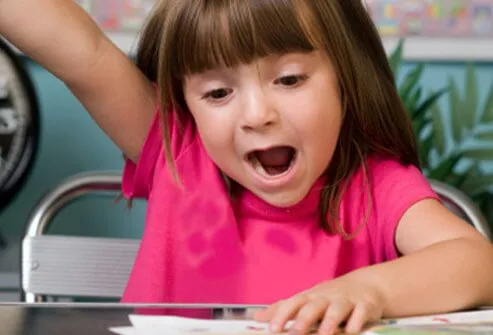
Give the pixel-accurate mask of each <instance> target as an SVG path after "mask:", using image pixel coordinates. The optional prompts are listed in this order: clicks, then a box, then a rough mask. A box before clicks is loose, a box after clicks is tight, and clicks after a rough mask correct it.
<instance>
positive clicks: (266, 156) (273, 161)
mask: <svg viewBox="0 0 493 335" xmlns="http://www.w3.org/2000/svg"><path fill="white" fill-rule="evenodd" d="M292 154H293V149H291V148H289V147H277V148H272V149H269V150H264V151H257V152H256V155H257V159H258V160H259V162H260V163H261V164H262V165H263V166H264V168H265V167H273V168H275V167H283V166H286V165H288V164H289V162H290V161H291V158H292Z"/></svg>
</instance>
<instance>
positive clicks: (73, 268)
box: [21, 172, 491, 303]
mask: <svg viewBox="0 0 493 335" xmlns="http://www.w3.org/2000/svg"><path fill="white" fill-rule="evenodd" d="M431 185H432V187H433V189H434V190H435V191H436V192H437V193H438V194H439V195H440V197H441V198H442V200H443V202H444V203H445V205H446V206H447V207H448V208H449V209H450V210H452V211H453V212H454V213H456V214H457V215H459V216H461V217H463V218H465V219H466V220H467V221H469V222H470V223H471V224H472V225H473V226H474V227H475V228H476V229H477V230H478V231H479V232H480V233H481V234H483V235H484V236H486V237H487V238H488V239H490V240H491V232H490V229H489V226H488V223H487V221H486V219H485V218H484V216H483V215H482V214H481V212H480V211H479V209H478V208H477V207H476V205H475V204H474V203H473V202H472V201H470V200H469V199H468V198H467V197H466V196H465V195H464V194H463V193H462V192H460V191H458V190H456V189H454V188H453V187H450V186H448V185H445V184H443V183H440V182H437V181H431ZM120 189H121V174H120V173H117V172H106V173H102V172H89V173H84V174H78V175H75V176H73V177H72V178H69V179H67V180H65V181H64V182H62V183H61V184H60V185H58V187H56V188H55V189H54V190H52V191H51V192H49V193H48V194H47V195H46V196H45V197H43V198H42V200H41V201H40V203H39V204H38V206H37V207H36V208H35V209H34V211H33V212H32V215H31V216H30V218H29V221H28V224H27V230H26V234H25V236H24V239H23V242H22V251H21V258H22V266H21V282H22V297H21V298H22V300H23V301H25V302H28V303H35V302H44V301H47V298H48V296H51V297H103V298H115V299H117V298H120V297H121V296H122V294H123V290H124V288H125V285H126V282H127V279H128V277H129V275H130V271H131V268H132V265H133V262H134V260H135V257H136V254H137V250H138V247H139V242H140V241H139V240H137V239H116V238H92V237H91V238H88V237H73V236H72V237H71V236H53V235H45V233H46V232H47V231H48V229H49V226H50V223H51V222H52V219H53V218H54V217H55V215H56V214H57V213H58V212H59V211H60V210H62V209H63V208H64V207H65V206H66V205H68V204H69V203H71V202H72V201H74V200H76V199H78V198H80V197H83V196H88V195H104V194H110V195H113V196H114V195H116V194H117V193H118V192H120Z"/></svg>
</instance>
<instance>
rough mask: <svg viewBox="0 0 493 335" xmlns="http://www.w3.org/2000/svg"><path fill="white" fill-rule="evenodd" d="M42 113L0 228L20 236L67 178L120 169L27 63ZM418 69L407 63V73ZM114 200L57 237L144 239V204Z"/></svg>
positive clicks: (442, 77) (486, 70)
mask: <svg viewBox="0 0 493 335" xmlns="http://www.w3.org/2000/svg"><path fill="white" fill-rule="evenodd" d="M25 63H26V66H27V67H28V69H29V71H30V73H31V75H32V78H33V80H34V83H35V85H36V88H37V89H38V96H39V101H40V104H41V111H42V120H41V121H42V136H41V137H42V138H41V145H40V152H39V155H38V159H37V161H36V164H35V167H34V170H33V172H32V175H31V177H30V178H29V181H28V183H27V184H26V186H25V188H24V190H23V191H22V192H21V193H20V195H19V196H18V197H17V199H16V200H15V201H14V202H13V203H12V205H11V206H9V207H8V208H7V209H6V210H5V211H3V212H2V213H0V228H1V229H2V230H3V231H4V232H6V233H7V234H8V235H14V236H18V235H19V234H20V233H21V232H22V229H23V226H24V223H25V221H26V218H27V217H28V214H29V211H30V210H31V208H32V207H33V206H34V205H35V203H36V201H37V199H39V198H40V196H41V195H42V194H44V193H45V192H46V191H47V190H49V189H50V188H51V187H53V186H54V185H56V184H57V183H58V182H60V181H61V180H62V179H64V178H66V177H68V176H70V175H72V174H74V173H78V172H83V171H87V170H104V169H121V167H122V163H123V162H122V159H121V155H120V152H119V151H118V150H117V148H116V147H115V146H114V145H113V144H112V142H110V141H109V140H108V139H107V138H106V137H105V135H104V134H103V133H102V131H100V130H99V128H97V127H96V126H95V124H94V123H93V121H92V120H91V118H90V117H89V116H88V115H87V113H86V112H85V111H84V109H83V108H82V106H81V105H80V104H79V103H78V102H77V101H76V100H75V98H74V97H73V96H72V95H71V94H70V92H69V91H68V90H67V88H66V87H64V85H63V84H62V83H61V82H60V81H59V80H57V79H56V78H54V77H53V76H52V75H50V74H48V73H47V72H46V71H44V70H43V69H42V68H40V67H39V66H38V65H36V64H34V63H32V62H30V61H27V60H26V62H25ZM412 65H414V64H406V66H405V69H404V72H405V71H406V70H407V69H409V68H410V66H412ZM478 66H479V68H478V80H479V85H478V87H479V89H480V92H481V95H483V96H484V94H485V92H486V90H487V88H489V86H490V84H491V82H493V64H479V65H478ZM463 75H464V64H461V63H454V64H452V63H434V64H429V66H428V67H427V69H426V71H425V75H424V78H423V84H424V86H425V88H426V89H431V88H435V89H436V88H440V87H443V86H444V85H445V84H446V83H447V80H448V77H449V76H452V77H454V78H457V79H459V83H462V78H463ZM112 200H113V199H111V198H109V199H106V200H104V201H102V200H101V199H95V200H85V201H82V202H80V203H78V204H77V205H74V206H72V207H69V208H67V211H65V212H62V213H61V215H60V216H59V217H58V218H57V220H55V224H54V226H53V232H54V233H71V234H80V235H84V234H85V235H93V236H98V235H103V236H104V235H108V234H111V235H115V236H121V237H140V234H141V233H142V227H143V219H144V207H145V204H144V203H139V204H137V205H136V207H135V208H134V209H133V210H132V211H131V212H128V211H127V210H126V209H125V206H124V205H123V204H119V205H115V204H114V202H113V201H112Z"/></svg>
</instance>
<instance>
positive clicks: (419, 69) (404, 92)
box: [399, 63, 425, 100]
mask: <svg viewBox="0 0 493 335" xmlns="http://www.w3.org/2000/svg"><path fill="white" fill-rule="evenodd" d="M424 67H425V65H424V64H423V63H420V64H419V65H417V66H416V67H415V68H414V69H413V70H412V71H410V72H409V73H408V74H407V76H406V78H405V79H404V82H403V83H402V85H401V86H400V88H399V95H400V96H401V97H402V99H403V100H407V99H408V97H409V94H411V92H412V91H413V90H414V89H415V87H416V86H417V85H418V83H419V80H420V79H421V75H422V74H423V70H424Z"/></svg>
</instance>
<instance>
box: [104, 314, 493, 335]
mask: <svg viewBox="0 0 493 335" xmlns="http://www.w3.org/2000/svg"><path fill="white" fill-rule="evenodd" d="M129 320H130V322H131V324H132V326H130V327H114V328H110V329H109V330H110V331H111V332H113V333H115V334H119V335H163V334H165V335H196V334H200V335H206V334H207V335H212V334H215V335H216V334H219V335H221V334H244V335H248V334H254V335H255V334H267V333H269V324H267V323H259V322H255V321H250V320H202V319H195V318H185V317H176V316H150V315H149V316H148V315H136V314H130V315H129ZM481 322H492V323H493V310H481V311H474V312H461V313H448V314H437V315H429V316H422V317H412V318H401V319H394V320H383V321H382V322H380V323H378V324H379V325H380V327H381V326H384V327H385V325H387V326H388V327H389V328H394V327H395V328H394V329H396V330H397V329H399V326H419V325H423V326H425V325H434V324H435V325H436V324H466V323H469V324H471V323H481ZM292 324H293V322H288V323H287V325H286V327H285V330H286V331H287V330H289V328H290V327H291V326H292ZM375 326H377V328H378V325H375ZM478 326H479V325H478ZM386 328H387V327H386ZM387 329H388V328H387ZM363 334H376V332H375V333H374V332H373V330H372V329H369V330H368V332H365V333H363Z"/></svg>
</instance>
